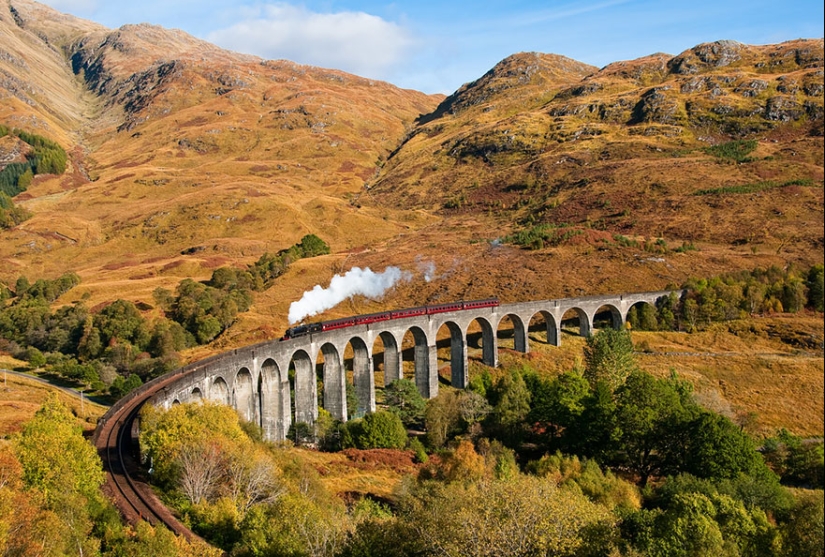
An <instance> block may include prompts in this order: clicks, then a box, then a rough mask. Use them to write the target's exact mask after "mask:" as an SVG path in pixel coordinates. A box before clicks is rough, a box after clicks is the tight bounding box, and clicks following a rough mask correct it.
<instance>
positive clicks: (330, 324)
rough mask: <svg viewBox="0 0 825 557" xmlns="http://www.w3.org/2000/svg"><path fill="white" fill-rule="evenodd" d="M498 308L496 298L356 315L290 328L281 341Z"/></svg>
mask: <svg viewBox="0 0 825 557" xmlns="http://www.w3.org/2000/svg"><path fill="white" fill-rule="evenodd" d="M497 306H498V298H486V299H484V300H470V301H466V302H465V301H461V302H452V303H449V304H438V305H434V306H419V307H415V308H407V309H396V310H392V311H384V312H381V313H368V314H366V315H356V316H353V317H343V318H341V319H333V320H331V321H319V322H317V323H307V324H306V325H298V326H296V327H290V328H289V329H287V330H286V332H285V333H284V336H283V337H281V340H289V339H292V338H298V337H302V336H304V335H308V334H313V333H320V332H322V331H331V330H333V329H343V328H344V327H353V326H355V325H368V324H370V323H376V322H378V321H389V320H390V319H403V318H404V317H418V316H420V315H433V314H435V313H447V312H449V311H460V310H463V309H478V308H491V307H497Z"/></svg>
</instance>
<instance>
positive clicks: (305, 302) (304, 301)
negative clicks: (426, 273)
mask: <svg viewBox="0 0 825 557" xmlns="http://www.w3.org/2000/svg"><path fill="white" fill-rule="evenodd" d="M411 278H412V275H411V274H410V273H408V272H406V271H402V270H401V269H399V268H398V267H387V268H386V269H384V272H382V273H375V272H373V271H372V270H371V269H370V268H369V267H367V268H366V269H361V268H360V267H353V268H352V269H350V270H349V271H347V272H346V273H344V274H343V275H335V276H334V277H332V280H330V281H329V288H323V287H322V286H321V285H320V284H317V285H315V287H314V288H313V289H312V290H307V291H306V292H304V295H303V296H301V299H300V300H298V301H297V302H292V304H290V306H289V316H288V317H289V324H290V325H292V324H294V323H297V322H299V321H301V320H302V319H304V318H306V317H311V316H313V315H317V314H319V313H321V312H322V311H325V310H328V309H330V308H332V307H335V306H336V305H338V304H339V303H341V302H343V301H344V300H346V299H347V298H352V297H353V296H355V295H358V294H360V295H362V296H366V297H367V298H379V297H380V296H381V295H383V294H384V292H386V291H387V290H388V289H389V288H392V287H393V286H394V285H395V283H397V282H398V281H399V280H410V279H411Z"/></svg>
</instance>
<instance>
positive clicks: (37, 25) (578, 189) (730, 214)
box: [0, 0, 823, 358]
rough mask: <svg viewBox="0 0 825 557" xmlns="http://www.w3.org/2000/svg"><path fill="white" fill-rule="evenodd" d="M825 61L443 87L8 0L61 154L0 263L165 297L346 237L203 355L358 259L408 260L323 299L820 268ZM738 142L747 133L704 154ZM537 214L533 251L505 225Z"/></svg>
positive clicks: (510, 76) (400, 300)
mask: <svg viewBox="0 0 825 557" xmlns="http://www.w3.org/2000/svg"><path fill="white" fill-rule="evenodd" d="M822 76H823V42H822V40H821V39H819V40H799V41H792V42H789V43H783V44H780V45H769V46H749V45H742V44H738V43H733V42H729V41H720V42H717V43H711V44H706V45H699V46H696V47H694V48H691V49H688V50H686V51H685V52H683V53H682V54H679V55H677V56H671V55H665V54H654V55H651V56H648V57H645V58H641V59H639V60H632V61H625V62H616V63H614V64H610V65H608V66H606V67H605V68H602V69H598V68H595V67H592V66H588V65H586V64H582V63H580V62H577V61H574V60H571V59H569V58H565V57H563V56H560V55H554V54H539V53H521V54H515V55H513V56H511V57H509V58H507V59H505V60H503V61H502V62H500V63H499V64H497V65H496V66H495V67H494V68H492V69H491V70H490V71H489V72H488V73H487V74H485V75H484V76H482V77H480V78H479V79H478V80H476V81H475V82H473V83H469V84H466V85H465V86H463V87H462V88H461V89H459V90H458V91H456V92H455V93H454V94H453V95H451V96H449V97H448V98H443V97H442V96H428V95H424V94H422V93H420V92H416V91H409V90H403V89H399V88H397V87H394V86H392V85H390V84H388V83H383V82H377V81H373V80H368V79H364V78H360V77H357V76H354V75H350V74H346V73H344V72H340V71H337V70H330V69H322V68H314V67H308V66H300V65H297V64H294V63H291V62H288V61H266V60H261V59H258V58H255V57H251V56H246V55H240V54H236V53H232V52H228V51H225V50H221V49H219V48H217V47H215V46H214V45H211V44H208V43H205V42H203V41H200V40H198V39H195V38H193V37H191V36H188V35H186V34H185V33H183V32H181V31H176V30H167V29H163V28H160V27H156V26H152V25H146V24H141V25H127V26H124V27H122V28H120V29H116V30H112V29H106V28H103V27H101V26H99V25H97V24H93V23H90V22H86V21H83V20H79V19H76V18H73V17H70V16H66V15H63V14H60V13H58V12H56V11H54V10H52V9H50V8H47V7H45V6H42V5H40V4H37V3H35V2H32V1H30V0H5V1H4V2H2V3H0V77H2V81H0V97H2V98H1V99H0V123H3V124H5V125H7V126H10V127H19V128H22V129H26V130H28V131H30V132H33V133H38V134H41V135H43V136H45V137H47V138H49V139H53V140H55V141H58V142H59V143H60V144H61V145H63V146H65V147H66V150H67V151H69V153H70V164H69V169H68V170H67V172H66V173H65V174H63V175H60V176H52V175H46V176H37V177H35V179H34V182H33V183H32V185H31V187H29V189H28V190H27V191H26V192H24V193H22V194H20V195H18V196H17V197H16V198H15V203H17V204H19V205H21V206H23V207H24V208H25V209H27V210H28V211H30V212H31V213H32V215H33V216H32V218H30V219H29V220H26V221H25V222H23V223H22V224H20V225H18V226H16V227H14V228H11V229H8V230H3V231H0V240H2V241H0V281H3V282H5V283H6V284H13V283H14V281H15V280H16V278H17V277H18V276H19V275H21V274H26V275H27V276H28V277H30V278H32V279H34V278H39V277H49V278H53V277H56V276H57V275H59V274H60V273H62V272H65V271H69V270H71V271H75V272H77V273H78V274H79V275H80V277H81V279H82V283H81V285H80V286H78V287H77V288H75V289H73V290H72V291H71V292H69V293H68V294H67V295H65V296H64V297H63V298H61V299H60V302H62V303H70V302H73V301H77V300H80V299H84V300H86V303H87V304H88V305H89V306H90V307H95V306H96V305H98V304H100V303H103V302H106V301H111V300H112V299H114V298H117V297H126V298H128V299H130V300H133V301H138V300H139V301H142V302H144V303H145V304H147V305H148V306H151V305H152V304H153V301H152V291H153V290H155V288H157V287H159V286H162V287H164V288H167V289H174V288H175V286H176V285H177V283H178V281H180V280H181V279H182V278H185V277H192V278H195V279H204V278H207V277H208V276H209V275H210V274H211V271H212V270H213V269H215V268H217V267H219V266H222V265H236V266H243V265H246V264H249V263H251V262H253V261H255V260H256V259H257V258H258V257H260V255H261V254H263V253H264V252H270V253H273V252H276V251H278V250H280V249H283V248H286V247H289V246H290V245H292V244H294V243H295V242H296V241H298V240H299V239H300V238H301V237H302V236H303V235H305V234H307V233H314V234H317V235H318V236H320V237H321V238H323V239H324V240H325V241H326V242H328V243H329V244H330V246H331V248H332V253H331V254H330V255H327V256H323V257H318V258H313V259H309V260H304V261H300V262H297V263H295V264H294V265H293V266H292V267H291V268H290V270H289V271H288V272H287V273H286V274H285V275H284V276H283V277H281V278H280V279H278V281H277V284H276V285H275V286H274V287H272V288H270V289H269V290H267V291H265V292H263V293H259V294H256V298H255V302H254V305H253V308H252V311H250V312H248V313H245V314H242V316H241V318H240V319H239V321H238V322H237V323H236V324H235V325H234V326H233V327H232V328H231V329H230V330H229V331H228V332H227V333H225V334H224V335H223V336H222V337H221V338H220V339H219V341H218V342H217V343H216V344H215V345H214V346H210V347H206V348H203V349H200V350H198V351H196V352H193V353H192V354H190V355H189V356H188V357H190V358H196V357H200V356H202V355H205V354H206V353H209V352H211V351H215V350H219V349H224V348H228V347H232V346H237V345H241V344H245V343H248V342H250V341H252V340H256V341H257V340H263V339H266V338H273V337H275V336H277V335H279V334H280V332H281V331H282V330H283V328H284V327H285V326H286V315H287V311H288V308H289V304H290V303H291V302H292V301H295V300H297V299H298V298H299V297H300V296H301V293H302V292H304V291H305V290H307V289H309V288H311V287H312V286H313V285H315V284H326V283H328V281H329V279H330V278H331V277H332V276H333V275H334V274H335V273H338V272H341V271H343V270H346V269H349V268H351V267H353V266H370V267H372V268H373V269H375V270H381V269H383V268H384V267H386V266H388V265H395V266H398V267H401V268H402V269H404V270H407V271H410V272H411V273H413V278H412V280H410V281H408V282H405V283H402V284H400V285H399V286H398V287H396V288H395V289H394V290H393V291H391V292H389V293H388V294H387V296H385V298H384V299H382V300H380V301H375V302H372V301H369V300H364V299H357V300H354V301H352V302H348V303H345V304H341V305H339V306H338V307H336V308H335V309H333V310H331V311H330V312H328V315H329V316H332V315H347V314H351V313H358V312H367V311H374V310H377V309H381V308H384V307H401V306H408V305H416V304H421V303H425V302H436V301H439V300H451V299H458V298H467V299H469V298H476V297H484V296H490V295H497V296H499V297H500V298H501V299H502V300H504V301H517V300H524V299H538V298H542V297H554V296H567V295H582V294H594V293H598V292H608V291H611V292H618V291H632V290H647V289H659V288H663V287H665V286H667V285H668V284H671V283H676V284H678V283H681V282H682V281H684V280H685V279H686V278H687V277H689V276H691V275H704V276H707V275H712V274H715V273H719V272H724V271H730V270H734V269H742V268H746V269H750V268H753V267H755V266H769V265H779V266H785V265H787V264H790V263H799V264H805V265H807V264H811V263H815V262H822V260H823V256H822V250H823V189H822V180H823V137H822V136H823V133H822V130H823V77H822ZM732 140H743V141H744V143H743V145H745V147H746V149H745V150H747V149H750V148H751V147H753V149H752V151H750V152H747V153H745V154H743V155H741V156H739V155H737V154H734V158H736V157H738V159H739V160H734V159H732V158H731V154H730V153H729V152H728V151H724V150H717V151H715V152H714V151H712V150H709V148H710V147H712V146H714V145H716V146H720V145H721V146H725V145H730V144H729V142H730V141H732ZM749 141H752V142H753V143H748V142H749ZM12 151H13V149H12ZM531 230H532V231H533V233H534V236H535V233H540V235H543V236H542V239H541V242H538V243H537V242H533V243H532V247H533V248H539V249H532V250H530V249H525V248H524V247H521V246H518V245H514V244H512V243H508V242H507V241H504V242H502V240H507V239H508V238H507V236H508V235H513V234H514V233H517V232H519V231H522V232H523V233H524V234H526V235H527V236H529V234H528V233H530V232H531ZM677 249H678V250H679V251H677ZM423 269H428V270H432V273H428V274H427V276H426V278H425V275H424V273H423V272H422V270H423Z"/></svg>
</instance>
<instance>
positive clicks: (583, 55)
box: [40, 0, 825, 94]
mask: <svg viewBox="0 0 825 557" xmlns="http://www.w3.org/2000/svg"><path fill="white" fill-rule="evenodd" d="M40 1H41V2H42V3H44V4H48V5H50V6H52V7H53V8H55V9H57V10H59V11H61V12H65V13H70V14H72V15H75V16H78V17H82V18H84V19H90V20H92V21H96V22H98V23H100V24H103V25H105V26H107V27H110V28H116V27H120V26H121V25H124V24H127V23H153V24H156V25H161V26H163V27H168V28H176V29H182V30H183V31H186V32H187V33H190V34H191V35H194V36H196V37H198V38H200V39H204V40H207V41H209V42H212V43H214V44H217V45H218V46H221V47H223V48H227V49H229V50H235V51H238V52H244V53H247V54H255V55H257V56H260V57H262V58H265V59H272V60H276V59H287V60H291V61H293V62H297V63H300V64H309V65H313V66H320V67H324V68H335V69H339V70H344V71H347V72H350V73H354V74H356V75H360V76H363V77H368V78H371V79H380V80H384V81H389V82H390V83H393V84H395V85H397V86H400V87H404V88H408V89H416V90H418V91H423V92H425V93H444V94H450V93H452V92H454V91H455V90H456V89H458V88H459V87H461V85H462V84H464V83H467V82H470V81H473V80H475V79H477V78H479V77H481V76H482V75H483V74H484V73H486V72H487V71H488V70H489V69H490V68H492V67H493V66H495V64H496V63H498V62H499V61H501V60H502V59H504V58H506V57H507V56H510V55H511V54H515V53H517V52H530V51H536V52H545V53H553V54H560V55H563V56H567V57H569V58H573V59H575V60H578V61H580V62H584V63H587V64H591V65H594V66H598V67H602V66H605V65H607V64H609V63H611V62H616V61H619V60H632V59H635V58H639V57H641V56H646V55H648V54H653V53H656V52H665V53H668V54H673V55H676V54H679V53H681V52H683V51H685V50H687V49H689V48H691V47H694V46H696V45H698V44H701V43H704V42H711V41H716V40H721V39H729V40H735V41H739V42H742V43H746V44H771V43H778V42H782V41H787V40H792V39H797V38H822V37H823V20H824V19H825V17H824V16H823V3H822V0H789V1H787V2H784V3H780V2H776V1H775V0H692V1H690V2H669V1H667V0H561V1H556V0H545V1H539V0H510V1H506V2H505V1H486V0H475V1H473V2H468V1H466V0H461V1H452V2H449V1H445V0H417V1H411V2H403V1H402V2H380V1H372V0H342V1H335V0H319V1H315V0H307V1H304V2H275V1H267V0H259V1H254V0H139V1H136V0H40Z"/></svg>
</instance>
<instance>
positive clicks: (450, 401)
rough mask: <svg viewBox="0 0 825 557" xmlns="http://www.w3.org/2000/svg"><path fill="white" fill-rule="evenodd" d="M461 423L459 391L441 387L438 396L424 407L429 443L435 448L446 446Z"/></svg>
mask: <svg viewBox="0 0 825 557" xmlns="http://www.w3.org/2000/svg"><path fill="white" fill-rule="evenodd" d="M460 423H461V414H460V412H459V406H458V391H456V390H455V389H439V392H438V396H436V397H435V398H431V399H430V400H428V401H427V407H426V408H425V409H424V426H425V427H426V429H427V444H428V445H429V446H430V447H432V448H434V449H437V448H440V447H442V446H444V443H446V442H447V440H448V439H449V438H450V437H451V436H452V435H454V434H456V433H457V432H458V431H459V427H460Z"/></svg>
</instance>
